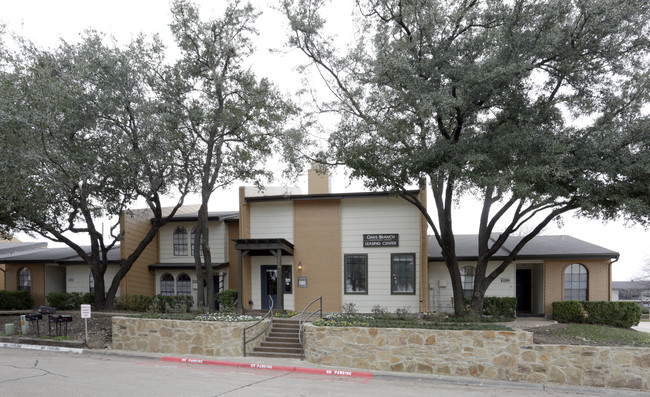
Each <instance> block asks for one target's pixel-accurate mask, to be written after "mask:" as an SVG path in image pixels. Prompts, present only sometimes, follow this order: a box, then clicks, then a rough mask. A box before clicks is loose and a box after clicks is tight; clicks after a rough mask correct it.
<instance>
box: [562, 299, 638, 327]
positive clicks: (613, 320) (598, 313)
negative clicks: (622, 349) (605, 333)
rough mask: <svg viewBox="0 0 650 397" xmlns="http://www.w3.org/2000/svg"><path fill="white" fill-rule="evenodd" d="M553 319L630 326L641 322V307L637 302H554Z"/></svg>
mask: <svg viewBox="0 0 650 397" xmlns="http://www.w3.org/2000/svg"><path fill="white" fill-rule="evenodd" d="M553 319H555V320H557V321H558V322H561V323H589V324H599V325H611V326H615V327H622V328H630V327H631V326H633V325H637V324H639V321H640V320H641V307H639V305H638V304H637V303H636V302H624V301H619V302H608V301H583V302H578V301H566V302H553Z"/></svg>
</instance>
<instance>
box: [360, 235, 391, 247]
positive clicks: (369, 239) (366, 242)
mask: <svg viewBox="0 0 650 397" xmlns="http://www.w3.org/2000/svg"><path fill="white" fill-rule="evenodd" d="M363 246H364V247H399V234H397V233H389V234H364V235H363Z"/></svg>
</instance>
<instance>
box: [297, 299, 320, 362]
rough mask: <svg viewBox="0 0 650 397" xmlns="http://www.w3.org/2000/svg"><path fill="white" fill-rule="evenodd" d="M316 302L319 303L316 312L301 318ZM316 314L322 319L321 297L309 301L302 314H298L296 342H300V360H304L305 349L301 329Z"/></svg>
mask: <svg viewBox="0 0 650 397" xmlns="http://www.w3.org/2000/svg"><path fill="white" fill-rule="evenodd" d="M316 301H320V307H319V308H318V310H314V311H313V312H311V313H309V316H307V318H304V319H303V317H304V316H305V312H306V311H307V309H309V307H310V306H311V305H313V304H314V303H315V302H316ZM316 313H320V317H321V318H322V317H323V297H322V296H319V297H318V298H316V299H314V300H313V301H311V302H310V303H309V304H308V305H307V306H305V308H304V309H303V310H302V313H300V319H299V324H300V330H299V331H298V341H299V342H300V359H301V360H304V359H305V349H304V347H303V344H302V332H303V327H304V325H305V323H306V322H307V321H309V319H310V318H311V317H312V316H313V315H314V314H316Z"/></svg>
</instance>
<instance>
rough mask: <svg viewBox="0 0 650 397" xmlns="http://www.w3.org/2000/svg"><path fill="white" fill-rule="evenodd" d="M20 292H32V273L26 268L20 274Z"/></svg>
mask: <svg viewBox="0 0 650 397" xmlns="http://www.w3.org/2000/svg"><path fill="white" fill-rule="evenodd" d="M18 290H19V291H27V292H30V291H31V290H32V273H31V272H30V271H29V269H28V268H26V267H23V268H22V269H20V271H19V272H18Z"/></svg>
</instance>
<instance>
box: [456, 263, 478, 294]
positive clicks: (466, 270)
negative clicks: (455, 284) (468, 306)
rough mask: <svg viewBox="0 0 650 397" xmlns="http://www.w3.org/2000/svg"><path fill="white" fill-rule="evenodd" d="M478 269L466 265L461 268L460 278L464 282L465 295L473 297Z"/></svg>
mask: <svg viewBox="0 0 650 397" xmlns="http://www.w3.org/2000/svg"><path fill="white" fill-rule="evenodd" d="M475 274H476V269H475V268H474V266H464V267H463V268H462V269H460V280H461V282H462V283H463V296H465V298H471V297H472V295H473V294H474V276H475Z"/></svg>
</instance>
